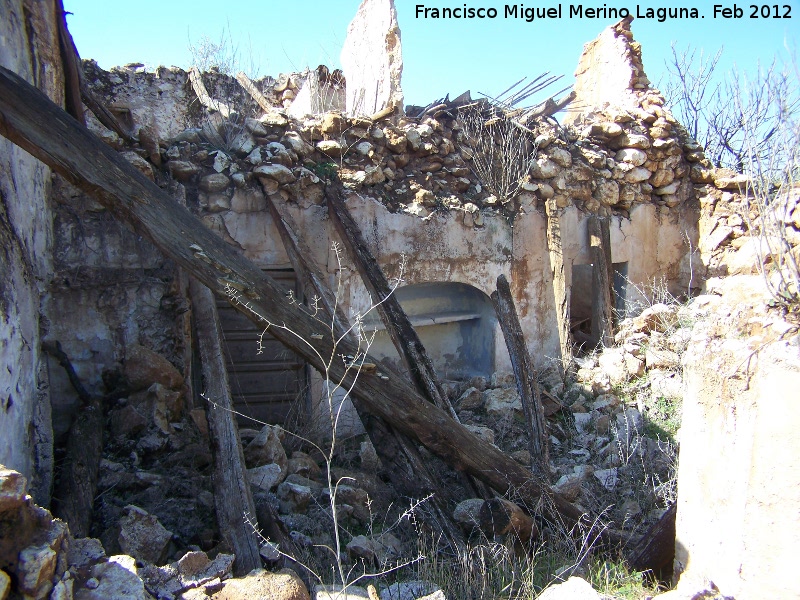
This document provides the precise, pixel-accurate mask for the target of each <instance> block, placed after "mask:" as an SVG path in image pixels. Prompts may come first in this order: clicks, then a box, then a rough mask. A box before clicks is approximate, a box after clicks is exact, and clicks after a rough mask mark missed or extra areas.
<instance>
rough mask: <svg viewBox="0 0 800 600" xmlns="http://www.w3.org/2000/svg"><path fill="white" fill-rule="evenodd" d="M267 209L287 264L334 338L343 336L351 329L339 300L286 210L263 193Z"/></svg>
mask: <svg viewBox="0 0 800 600" xmlns="http://www.w3.org/2000/svg"><path fill="white" fill-rule="evenodd" d="M265 195H266V198H267V208H268V209H269V212H270V215H272V221H273V222H274V223H275V227H276V228H277V230H278V234H279V235H280V236H281V241H282V242H283V247H284V248H285V249H286V254H287V255H288V256H289V262H291V263H292V268H293V269H294V271H295V273H297V275H298V276H300V277H301V278H302V279H303V280H305V281H304V283H305V284H306V285H310V286H311V288H312V289H313V290H314V292H315V293H316V297H317V300H318V302H319V305H320V307H321V308H322V309H323V310H324V311H325V312H326V313H327V319H328V323H329V324H330V325H332V327H333V331H334V334H335V335H336V336H337V337H341V336H343V335H345V334H346V333H347V332H349V331H350V330H351V326H350V321H349V319H348V318H347V316H346V315H345V314H344V312H342V309H341V307H340V306H339V301H338V299H337V298H336V296H335V294H334V293H333V292H332V291H331V289H330V288H329V287H328V284H327V283H326V282H325V275H324V274H323V272H322V270H321V269H320V268H319V266H318V265H317V264H316V263H315V262H314V259H313V258H312V256H313V254H312V252H311V249H310V248H309V247H308V244H306V242H305V240H304V239H303V238H302V237H300V236H299V235H297V231H298V228H297V225H296V224H295V222H294V219H292V217H291V215H290V214H289V213H288V211H286V210H284V209H282V208H281V207H280V206H279V205H278V204H277V203H276V202H274V201H273V200H272V196H270V195H269V194H265Z"/></svg>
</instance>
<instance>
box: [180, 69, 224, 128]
mask: <svg viewBox="0 0 800 600" xmlns="http://www.w3.org/2000/svg"><path fill="white" fill-rule="evenodd" d="M189 83H191V84H192V89H193V90H194V93H195V94H196V95H197V99H198V100H200V104H202V105H203V106H205V107H206V108H208V109H210V110H215V111H217V112H218V113H219V114H221V115H222V116H223V117H225V118H226V119H227V118H228V117H229V116H231V112H233V111H232V110H231V108H230V106H228V105H227V104H225V103H224V102H220V101H219V100H215V99H214V98H212V97H211V94H209V93H208V90H207V89H206V84H204V83H203V76H202V75H201V74H200V70H199V69H198V68H197V67H192V68H191V69H189Z"/></svg>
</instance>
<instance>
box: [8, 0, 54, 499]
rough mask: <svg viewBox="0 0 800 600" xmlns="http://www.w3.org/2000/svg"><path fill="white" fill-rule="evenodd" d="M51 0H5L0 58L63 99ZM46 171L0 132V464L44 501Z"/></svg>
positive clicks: (48, 452)
mask: <svg viewBox="0 0 800 600" xmlns="http://www.w3.org/2000/svg"><path fill="white" fill-rule="evenodd" d="M57 22H58V21H57V15H56V6H55V3H54V2H37V1H33V0H31V1H29V0H9V1H8V2H4V4H3V19H2V20H0V38H1V39H2V40H3V43H2V45H0V64H2V66H3V67H6V68H8V69H11V70H12V71H14V72H16V73H18V74H19V75H21V76H22V77H24V78H25V79H26V80H28V81H29V82H30V83H32V84H34V85H36V86H37V87H38V88H39V89H40V90H41V91H43V92H44V93H45V94H47V95H48V96H49V97H50V98H51V99H52V100H53V101H55V102H57V103H60V104H63V98H64V88H63V73H62V69H61V60H60V57H59V55H58V29H57ZM49 195H50V171H49V169H47V168H46V167H44V166H43V165H42V164H41V163H39V162H38V161H37V160H35V159H33V158H32V157H31V156H30V155H28V154H27V153H26V152H24V151H23V150H21V149H19V148H18V147H16V146H14V145H13V144H12V143H11V142H9V141H8V140H6V139H5V138H0V246H1V247H2V251H1V252H0V272H2V273H3V276H2V278H0V364H2V369H0V438H2V440H3V443H2V444H0V464H4V465H6V466H8V467H10V468H13V469H16V470H18V471H20V472H21V473H23V474H24V475H25V477H27V478H28V480H29V481H31V493H32V494H33V495H34V497H35V498H36V499H37V500H38V501H39V502H42V503H45V504H46V503H47V502H49V494H50V491H49V489H50V482H51V476H52V434H51V432H50V404H49V397H48V368H47V364H46V360H45V357H44V355H43V353H42V351H41V348H40V339H41V334H42V330H43V329H46V327H47V324H48V323H47V320H46V319H43V318H42V317H41V316H40V315H41V314H42V308H41V302H42V294H43V292H44V291H45V289H46V287H47V284H48V282H49V277H50V272H51V269H52V262H51V249H52V220H51V217H50V215H51V209H50V200H49Z"/></svg>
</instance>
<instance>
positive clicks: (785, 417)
mask: <svg viewBox="0 0 800 600" xmlns="http://www.w3.org/2000/svg"><path fill="white" fill-rule="evenodd" d="M710 283H712V287H711V289H710V290H709V292H710V293H709V294H708V295H705V296H701V297H699V298H698V299H697V300H695V302H696V303H698V306H700V311H701V312H702V313H704V315H705V317H704V319H703V321H702V324H701V326H695V328H694V329H693V331H692V342H691V344H690V346H689V351H688V352H687V354H686V355H685V356H684V359H683V360H684V373H685V380H686V394H685V399H684V404H683V406H684V408H683V417H682V426H681V431H680V441H681V455H680V464H679V469H678V510H677V524H676V548H675V574H676V577H677V576H680V578H681V581H683V580H684V579H686V580H689V581H692V580H698V579H704V580H710V581H713V582H714V584H715V585H716V587H717V588H718V589H719V591H720V593H721V595H724V596H725V597H726V598H728V597H731V598H733V597H735V598H742V599H748V598H753V599H755V598H790V597H792V598H794V597H796V593H797V590H800V571H798V569H797V567H796V565H795V564H794V560H793V556H794V552H793V550H794V548H796V547H797V540H798V537H800V496H798V493H797V490H798V486H800V465H798V461H797V457H798V455H800V441H798V436H797V431H798V428H800V411H798V407H797V390H798V386H800V336H799V335H798V333H797V325H796V323H792V322H791V321H786V320H784V318H782V317H781V316H780V315H778V314H776V312H775V311H770V310H769V309H768V308H767V304H768V302H769V301H770V296H769V294H768V293H767V292H766V289H765V287H764V285H763V280H762V278H761V276H760V275H755V274H753V275H750V274H743V275H734V276H730V277H727V278H725V279H722V280H715V281H713V282H710Z"/></svg>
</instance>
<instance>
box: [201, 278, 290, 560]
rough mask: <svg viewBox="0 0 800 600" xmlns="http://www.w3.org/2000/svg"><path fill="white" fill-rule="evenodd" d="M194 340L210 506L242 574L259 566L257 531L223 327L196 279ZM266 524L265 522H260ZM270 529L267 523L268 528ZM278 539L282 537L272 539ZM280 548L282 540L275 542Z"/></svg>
mask: <svg viewBox="0 0 800 600" xmlns="http://www.w3.org/2000/svg"><path fill="white" fill-rule="evenodd" d="M189 295H190V296H191V298H192V311H193V313H194V320H195V327H196V329H197V345H198V347H199V349H200V361H201V363H202V369H203V389H204V394H203V397H204V398H205V399H206V417H207V419H208V431H209V435H210V438H211V451H212V454H213V456H214V472H213V474H212V477H211V479H212V482H213V484H214V506H215V508H216V512H217V523H218V524H219V531H220V534H222V539H224V540H225V541H226V542H227V543H228V545H229V546H230V547H231V550H233V553H234V554H235V555H236V562H235V564H234V569H235V571H236V573H237V574H246V573H249V572H250V571H252V570H253V569H258V568H260V567H261V557H260V556H259V553H258V551H259V543H258V536H257V534H256V531H255V530H254V529H253V527H252V526H251V525H250V523H248V522H247V521H246V519H245V517H246V516H247V517H248V518H249V520H250V521H251V522H252V523H253V524H254V525H255V526H257V525H258V521H257V519H256V508H255V504H254V503H253V495H252V493H251V492H250V485H249V484H248V482H247V471H246V469H245V466H244V453H243V452H242V442H241V440H240V439H239V428H238V427H237V425H236V419H235V418H234V414H233V400H232V399H231V388H230V385H229V383H228V370H227V369H226V367H225V354H224V352H223V350H222V345H221V344H220V339H221V338H222V326H221V325H220V322H219V315H218V314H217V305H216V302H215V301H214V294H212V293H211V290H209V289H208V288H207V287H206V286H204V285H203V284H202V283H199V282H198V281H197V280H196V279H194V278H190V279H189ZM262 525H264V526H269V525H270V524H268V523H263V524H262ZM268 528H269V527H268ZM273 541H274V542H276V543H280V542H282V541H284V540H273ZM280 548H281V550H284V551H285V549H284V544H280Z"/></svg>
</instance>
